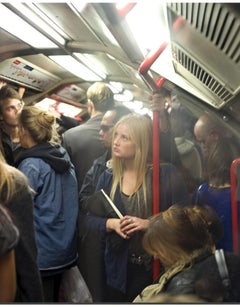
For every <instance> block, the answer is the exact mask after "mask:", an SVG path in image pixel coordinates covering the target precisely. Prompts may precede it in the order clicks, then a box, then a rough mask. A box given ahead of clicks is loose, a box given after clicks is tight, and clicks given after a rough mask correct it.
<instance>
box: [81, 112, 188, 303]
mask: <svg viewBox="0 0 240 307" xmlns="http://www.w3.org/2000/svg"><path fill="white" fill-rule="evenodd" d="M151 128H152V126H151V120H150V119H149V118H147V117H146V116H142V115H136V114H133V115H128V116H124V117H123V118H122V119H120V120H119V121H118V123H117V124H116V125H115V127H114V131H113V142H112V169H108V170H106V171H105V172H104V173H103V174H102V175H101V176H100V178H99V181H98V185H97V188H96V191H98V190H100V189H104V190H105V192H106V193H107V194H108V195H110V197H111V199H112V200H113V202H114V203H115V205H116V206H117V207H118V209H119V210H120V211H121V212H122V214H123V215H124V217H123V218H121V219H119V218H105V217H99V216H96V215H93V214H91V212H92V211H89V212H87V214H86V215H85V217H84V218H85V222H86V223H89V227H90V226H91V227H92V229H95V233H96V235H98V236H102V237H104V236H106V247H105V254H104V266H105V271H106V283H107V286H108V289H107V290H106V293H105V296H106V297H105V301H107V302H131V301H132V300H133V298H134V297H135V296H136V295H137V294H138V293H139V292H140V291H141V289H143V288H144V287H145V286H146V285H147V284H149V282H151V280H152V259H151V257H149V256H148V255H146V253H145V252H144V251H143V249H142V244H141V240H142V236H143V233H144V231H145V230H146V229H147V227H148V222H149V221H148V217H149V216H151V215H152V165H151V161H152V155H151V139H152V129H151ZM160 182H161V185H160V189H161V191H160V192H161V193H160V196H161V197H160V203H161V210H165V209H166V208H168V206H169V205H170V204H172V203H179V204H182V205H184V204H185V203H187V202H188V195H187V191H186V187H185V186H184V184H183V180H182V177H181V175H180V174H179V173H178V172H177V170H176V168H175V167H174V166H173V165H171V164H167V163H163V164H162V165H161V167H160ZM98 205H99V204H98V203H97V202H96V207H97V206H98Z"/></svg>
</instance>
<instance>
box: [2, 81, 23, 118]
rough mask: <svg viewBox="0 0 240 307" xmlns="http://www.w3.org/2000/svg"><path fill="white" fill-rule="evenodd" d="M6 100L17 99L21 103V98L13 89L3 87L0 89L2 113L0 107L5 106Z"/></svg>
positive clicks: (6, 86) (7, 86)
mask: <svg viewBox="0 0 240 307" xmlns="http://www.w3.org/2000/svg"><path fill="white" fill-rule="evenodd" d="M7 99H18V100H20V101H21V96H20V95H19V93H18V92H17V91H16V90H15V89H14V88H13V87H11V86H9V85H4V86H3V87H2V88H1V89H0V112H1V111H2V106H3V104H5V102H6V101H7Z"/></svg>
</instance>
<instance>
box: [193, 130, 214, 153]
mask: <svg viewBox="0 0 240 307" xmlns="http://www.w3.org/2000/svg"><path fill="white" fill-rule="evenodd" d="M194 134H195V136H196V139H197V141H198V142H199V144H200V146H201V148H202V152H203V156H204V157H205V158H206V157H207V156H208V154H209V150H210V147H211V145H212V144H213V143H215V142H216V141H217V140H218V138H219V137H218V135H217V133H215V132H214V131H212V130H210V131H206V130H205V129H202V127H197V128H195V129H194Z"/></svg>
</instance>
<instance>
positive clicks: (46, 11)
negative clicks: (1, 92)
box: [0, 0, 240, 252]
mask: <svg viewBox="0 0 240 307" xmlns="http://www.w3.org/2000/svg"><path fill="white" fill-rule="evenodd" d="M0 42H1V44H0V81H1V82H3V83H6V84H8V85H10V86H12V87H13V88H14V89H16V90H17V91H18V92H19V93H21V95H22V99H23V101H24V104H25V105H37V106H39V107H40V108H44V109H45V110H49V111H51V112H53V114H55V115H56V117H57V118H59V114H62V115H65V116H66V117H69V118H74V119H76V120H78V121H79V124H80V125H82V124H83V123H84V122H85V121H87V120H88V118H89V117H88V116H89V115H88V108H87V96H86V93H87V89H88V88H89V87H90V86H91V85H92V84H93V83H95V82H98V81H100V82H104V83H106V84H107V85H108V86H109V87H110V88H111V90H112V91H113V93H114V101H115V103H116V104H118V105H121V104H123V105H125V106H127V107H128V108H130V109H132V110H134V111H135V112H137V113H140V114H147V115H149V116H150V117H151V118H152V119H153V121H154V113H155V112H152V110H151V108H150V97H151V95H153V94H154V93H156V92H158V91H160V92H161V90H163V91H164V90H166V91H167V92H168V93H170V96H171V99H170V100H169V99H166V102H165V104H166V109H167V110H168V112H169V118H170V122H171V128H172V133H173V136H174V140H175V143H176V146H177V149H178V152H179V154H180V157H181V161H182V164H183V165H184V167H185V168H186V169H187V171H188V173H189V174H190V175H189V176H191V177H190V178H191V179H189V178H188V179H186V181H189V182H188V189H189V195H192V193H193V191H194V190H195V189H196V188H197V187H198V186H199V184H200V183H202V180H203V176H204V166H203V164H204V161H203V157H202V148H201V145H202V144H201V140H199V139H197V137H196V135H194V125H195V124H196V122H197V120H198V119H199V117H200V116H202V115H203V114H207V115H209V116H210V117H211V118H212V119H213V121H215V120H216V121H218V122H219V123H221V125H222V126H223V127H224V129H225V130H226V131H227V134H228V135H232V136H233V137H234V138H235V139H236V140H237V141H239V144H240V3H238V2H227V1H226V2H165V1H160V0H150V1H149V0H139V1H134V2H126V1H119V2H98V1H94V2H87V1H65V2H64V1H39V2H38V1H37V2H29V1H26V2H24V1H23V2H19V1H9V2H8V1H4V2H1V3H0ZM180 109H181V110H184V112H182V113H181V112H180V113H181V114H182V117H181V116H180V117H176V116H175V115H174V114H176V113H174V112H177V111H178V110H180ZM172 111H174V112H172ZM171 114H172V115H171ZM58 124H59V125H61V122H60V121H59V123H58ZM64 129H68V128H66V127H65V128H64ZM155 142H156V143H158V142H157V141H156V140H154V141H153V144H155ZM157 146H159V145H157ZM239 162H240V155H239V161H238V158H236V160H235V161H233V164H232V165H231V169H229V172H230V171H231V193H232V194H231V195H232V196H231V197H232V198H231V206H232V212H234V213H232V214H233V215H234V221H235V222H234V226H233V228H232V231H233V234H232V235H233V236H234V238H233V241H234V243H233V244H234V251H235V252H239V228H240V226H239V225H238V221H237V218H236V216H237V215H238V214H239V212H238V208H237V203H238V199H239V198H240V191H239V192H238V189H239V186H240V181H239V180H238V179H240V177H239V176H240V170H239V166H238V165H239ZM238 177H239V178H238ZM238 182H239V183H238Z"/></svg>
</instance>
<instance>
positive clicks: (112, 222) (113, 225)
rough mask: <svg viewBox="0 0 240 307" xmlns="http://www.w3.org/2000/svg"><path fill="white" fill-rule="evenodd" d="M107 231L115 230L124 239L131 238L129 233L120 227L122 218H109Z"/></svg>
mask: <svg viewBox="0 0 240 307" xmlns="http://www.w3.org/2000/svg"><path fill="white" fill-rule="evenodd" d="M106 229H107V232H111V231H115V232H116V233H117V234H118V235H119V236H121V237H122V238H124V239H129V238H130V237H129V236H128V234H127V233H126V232H124V231H122V230H121V228H120V219H113V218H112V219H107V223H106Z"/></svg>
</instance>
